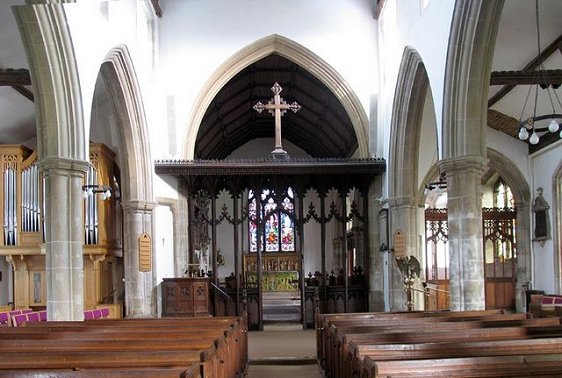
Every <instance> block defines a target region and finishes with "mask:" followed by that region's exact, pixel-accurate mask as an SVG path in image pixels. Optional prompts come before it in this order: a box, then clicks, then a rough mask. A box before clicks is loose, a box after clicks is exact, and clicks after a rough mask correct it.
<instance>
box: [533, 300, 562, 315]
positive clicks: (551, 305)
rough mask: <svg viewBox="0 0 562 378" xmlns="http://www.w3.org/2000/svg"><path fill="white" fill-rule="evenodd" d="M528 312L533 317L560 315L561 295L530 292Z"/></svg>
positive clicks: (561, 308) (561, 307)
mask: <svg viewBox="0 0 562 378" xmlns="http://www.w3.org/2000/svg"><path fill="white" fill-rule="evenodd" d="M529 312H530V313H531V314H532V315H533V317H534V318H545V317H552V316H554V317H560V316H562V295H556V294H532V295H531V301H530V303H529Z"/></svg>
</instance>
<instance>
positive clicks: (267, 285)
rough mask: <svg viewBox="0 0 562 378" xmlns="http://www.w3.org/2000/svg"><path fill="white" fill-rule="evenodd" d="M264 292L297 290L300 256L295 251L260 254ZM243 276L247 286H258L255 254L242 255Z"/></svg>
mask: <svg viewBox="0 0 562 378" xmlns="http://www.w3.org/2000/svg"><path fill="white" fill-rule="evenodd" d="M261 267H262V282H261V287H262V291H264V292H292V291H294V292H298V291H299V274H300V256H299V255H298V254H297V253H296V252H281V253H272V254H263V255H262V256H261ZM244 277H245V279H246V286H247V287H258V273H257V255H256V253H249V254H245V255H244Z"/></svg>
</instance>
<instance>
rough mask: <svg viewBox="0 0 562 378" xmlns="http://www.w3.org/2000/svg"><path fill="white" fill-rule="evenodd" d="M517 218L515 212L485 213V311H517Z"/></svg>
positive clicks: (505, 210)
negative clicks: (500, 309) (515, 309)
mask: <svg viewBox="0 0 562 378" xmlns="http://www.w3.org/2000/svg"><path fill="white" fill-rule="evenodd" d="M516 215H517V213H516V211H515V209H513V208H508V209H499V208H490V209H482V227H483V240H484V277H485V290H486V309H499V308H503V309H507V310H512V309H514V308H515V272H516V266H517V253H516V243H515V218H516Z"/></svg>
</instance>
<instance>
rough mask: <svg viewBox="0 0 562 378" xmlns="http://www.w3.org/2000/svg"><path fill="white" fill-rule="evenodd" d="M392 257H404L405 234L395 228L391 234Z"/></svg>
mask: <svg viewBox="0 0 562 378" xmlns="http://www.w3.org/2000/svg"><path fill="white" fill-rule="evenodd" d="M392 239H393V247H394V257H396V258H400V257H406V236H405V235H404V233H403V232H402V230H396V232H395V233H394V235H393V238H392Z"/></svg>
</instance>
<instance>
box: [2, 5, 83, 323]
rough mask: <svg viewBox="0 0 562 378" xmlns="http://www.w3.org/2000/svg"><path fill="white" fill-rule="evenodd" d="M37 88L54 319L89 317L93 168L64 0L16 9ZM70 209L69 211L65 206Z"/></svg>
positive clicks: (49, 306) (49, 288)
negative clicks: (86, 236) (85, 184)
mask: <svg viewBox="0 0 562 378" xmlns="http://www.w3.org/2000/svg"><path fill="white" fill-rule="evenodd" d="M12 10H13V12H14V15H15V18H16V22H17V23H18V28H19V30H20V34H21V37H22V42H23V44H24V47H25V50H26V54H27V58H28V61H29V67H30V72H31V78H32V83H33V87H34V91H35V109H36V124H37V152H38V157H39V161H38V167H39V169H40V170H41V171H42V172H43V178H44V180H45V181H44V217H45V222H46V223H47V224H50V225H53V227H48V228H47V229H46V232H45V251H46V252H45V267H46V280H45V281H46V286H47V313H48V319H49V320H82V319H84V311H83V310H84V300H83V299H84V289H83V288H84V276H83V270H84V262H83V247H82V244H83V235H82V233H81V229H80V227H77V225H76V219H81V217H82V198H81V186H82V178H83V176H84V172H86V170H87V168H88V162H87V160H88V158H87V151H88V141H87V138H86V136H85V125H84V115H83V108H82V106H83V103H82V101H83V100H82V95H81V92H80V81H79V78H78V69H77V64H76V56H75V54H74V47H73V45H72V38H71V33H70V30H69V27H68V23H67V20H66V13H65V10H64V7H63V5H62V4H51V3H49V4H29V2H28V4H27V5H21V6H14V7H13V8H12ZM61 209H65V211H61Z"/></svg>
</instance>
